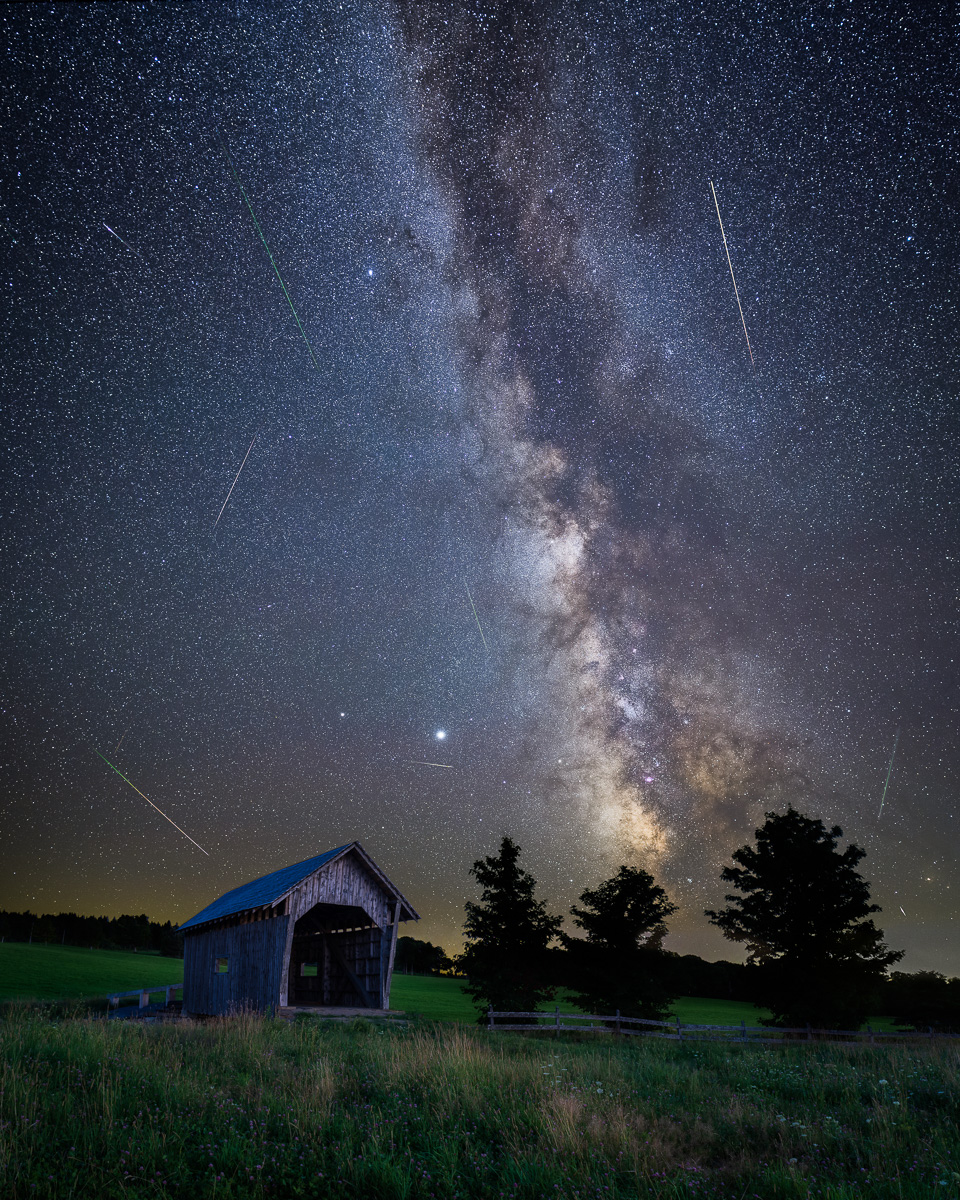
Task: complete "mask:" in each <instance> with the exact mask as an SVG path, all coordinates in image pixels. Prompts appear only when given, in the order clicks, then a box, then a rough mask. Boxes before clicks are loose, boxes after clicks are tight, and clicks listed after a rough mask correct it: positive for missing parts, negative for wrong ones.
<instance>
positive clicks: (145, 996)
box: [140, 992, 150, 1008]
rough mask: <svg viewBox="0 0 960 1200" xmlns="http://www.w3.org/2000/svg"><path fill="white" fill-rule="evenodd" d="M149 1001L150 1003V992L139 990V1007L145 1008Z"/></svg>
mask: <svg viewBox="0 0 960 1200" xmlns="http://www.w3.org/2000/svg"><path fill="white" fill-rule="evenodd" d="M149 1003H150V993H149V992H141V993H140V1007H141V1008H146V1007H147V1005H148V1004H149Z"/></svg>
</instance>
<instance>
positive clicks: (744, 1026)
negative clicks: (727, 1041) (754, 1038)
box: [740, 1021, 747, 1042]
mask: <svg viewBox="0 0 960 1200" xmlns="http://www.w3.org/2000/svg"><path fill="white" fill-rule="evenodd" d="M746 1040H747V1023H746V1021H741V1022H740V1041H741V1042H745V1041H746Z"/></svg>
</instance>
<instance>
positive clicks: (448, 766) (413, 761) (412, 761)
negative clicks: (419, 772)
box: [407, 758, 453, 771]
mask: <svg viewBox="0 0 960 1200" xmlns="http://www.w3.org/2000/svg"><path fill="white" fill-rule="evenodd" d="M407 765H408V766H411V767H443V769H444V770H445V771H452V770H453V763H432V762H421V760H420V759H419V758H408V759H407Z"/></svg>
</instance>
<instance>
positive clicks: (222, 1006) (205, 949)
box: [183, 917, 290, 1016]
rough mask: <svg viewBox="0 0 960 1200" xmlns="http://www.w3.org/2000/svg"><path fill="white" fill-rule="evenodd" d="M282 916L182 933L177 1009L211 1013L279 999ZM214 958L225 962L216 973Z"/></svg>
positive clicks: (285, 919) (256, 1006) (275, 1002)
mask: <svg viewBox="0 0 960 1200" xmlns="http://www.w3.org/2000/svg"><path fill="white" fill-rule="evenodd" d="M289 923H290V921H289V918H288V917H272V918H270V919H269V920H266V921H245V922H237V923H233V924H224V925H220V926H215V927H214V928H212V929H200V930H198V931H197V932H196V933H192V932H189V931H188V932H187V933H186V934H185V935H184V939H183V1007H184V1011H185V1012H190V1013H204V1014H208V1015H211V1016H214V1015H223V1014H226V1013H229V1012H235V1011H237V1010H239V1009H243V1008H252V1009H255V1010H257V1011H259V1012H263V1011H265V1010H267V1009H272V1008H276V1007H277V1006H278V1005H279V1003H280V984H281V974H282V972H283V950H284V946H285V944H286V940H287V926H288V924H289ZM218 958H226V959H227V960H228V964H227V965H228V969H227V972H226V974H223V975H218V974H217V973H216V962H217V959H218Z"/></svg>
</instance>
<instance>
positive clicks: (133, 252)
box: [103, 221, 143, 258]
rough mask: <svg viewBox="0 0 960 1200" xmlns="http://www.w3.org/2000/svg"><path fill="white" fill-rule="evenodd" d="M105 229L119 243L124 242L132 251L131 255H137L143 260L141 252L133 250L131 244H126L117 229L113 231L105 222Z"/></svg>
mask: <svg viewBox="0 0 960 1200" xmlns="http://www.w3.org/2000/svg"><path fill="white" fill-rule="evenodd" d="M103 227H104V229H105V230H106V231H107V233H112V234H113V236H114V237H115V238H116V239H117V241H118V242H123V244H124V246H126V248H127V249H128V250H129V251H130V253H131V254H136V255H137V257H138V258H143V255H142V254H141V253H140V251H139V250H135V249H134V248H133V246H131V245H130V243H129V242H124V241H123V238H122V237H121V236H120V234H119V233H117V231H116V230H115V229H111V228H110V226H109V225H108V224H107V223H106V221H104V222H103Z"/></svg>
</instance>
